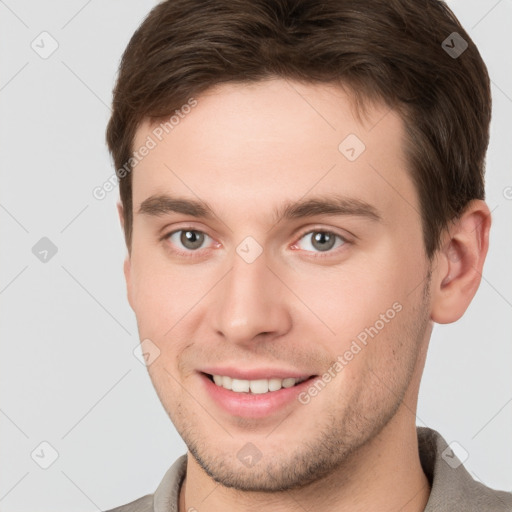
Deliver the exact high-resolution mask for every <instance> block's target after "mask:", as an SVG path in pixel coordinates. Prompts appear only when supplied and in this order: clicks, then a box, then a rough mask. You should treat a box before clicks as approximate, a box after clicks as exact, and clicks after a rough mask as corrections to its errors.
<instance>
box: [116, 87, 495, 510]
mask: <svg viewBox="0 0 512 512" xmlns="http://www.w3.org/2000/svg"><path fill="white" fill-rule="evenodd" d="M197 101H198V104H197V106H196V107H195V108H194V109H193V110H192V112H191V113H190V114H188V115H187V116H185V117H184V119H182V120H180V123H179V125H177V126H176V127H175V128H174V129H173V130H172V131H171V132H169V134H168V135H167V136H165V137H164V139H163V140H162V141H161V142H159V143H158V144H157V146H156V147H155V148H154V149H152V150H151V151H150V152H149V154H148V155H147V156H146V157H145V158H144V159H143V160H142V161H141V162H140V163H139V164H138V165H137V167H136V168H135V169H134V171H133V204H134V224H133V239H132V247H131V250H130V252H129V255H128V256H127V258H126V261H125V264H124V271H125V277H126V282H127V290H128V299H129V302H130V305H131V307H132V308H133V310H134V312H135V314H136V317H137V322H138V328H139V335H140V339H141V340H144V339H147V338H149V339H150V340H151V341H152V342H153V343H154V344H155V345H156V346H157V347H158V349H159V350H160V355H159V356H158V358H157V359H156V360H155V361H154V362H152V363H151V364H150V365H149V366H148V371H149V374H150V377H151V379H152V382H153V385H154V387H155V389H156V391H157V394H158V396H159V398H160V400H161V402H162V404H163V406H164V408H165V410H166V411H167V413H168V414H169V416H170V418H171V420H172V422H173V423H174V425H175V427H176V429H177V431H178V432H179V434H180V435H181V436H182V438H183V439H184V441H185V443H186V444H187V447H188V449H189V452H188V459H187V476H186V479H185V482H184V485H183V486H182V489H181V494H180V512H183V511H186V510H189V509H192V507H194V509H196V510H198V511H200V510H208V511H212V512H215V511H221V510H222V511H223V512H227V511H238V512H239V511H241V510H243V511H253V510H258V511H260V512H261V511H263V510H264V511H267V510H268V511H273V512H276V511H278V512H280V511H292V510H293V511H296V510H298V509H301V510H302V509H304V510H314V509H317V510H318V509H323V510H326V509H327V510H347V511H348V510H350V511H363V510H364V511H366V510H380V511H390V512H391V511H396V510H401V511H403V512H408V511H421V510H423V509H424V507H425V505H426V503H427V500H428V496H429V492H430V486H429V482H428V480H427V478H426V476H425V475H424V473H423V470H422V468H421V464H420V461H419V457H418V446H417V437H416V427H415V419H416V418H415V412H416V407H417V397H418V390H419V385H420V379H421V374H422V371H423V367H424V363H425V357H426V351H427V346H428V341H429V339H430V335H431V331H432V327H433V323H434V322H438V323H449V322H454V321H456V320H457V319H458V318H460V317H461V316H462V314H463V313H464V311H465V310H466V308H467V307H468V305H469V303H470V302H471V300H472V298H473V296H474V294H475V293H476V290H477V288H478V286H479V283H480V274H481V272H482V267H483V263H484V259H485V256H486V252H487V247H488V234H489V229H490V222H491V221H490V212H489V209H488V207H487V205H486V204H485V203H484V202H483V201H473V202H472V203H470V205H468V208H467V210H466V211H465V213H464V215H463V216H462V217H461V218H460V219H459V220H458V221H456V222H452V223H450V225H449V226H448V227H447V229H446V230H445V232H444V233H443V234H442V238H441V248H440V250H439V251H438V252H437V253H436V255H435V257H434V258H433V260H432V261H429V260H428V258H427V256H426V254H425V250H424V243H423V238H422V230H421V218H420V215H419V213H418V212H419V211H420V207H419V200H418V195H417V192H416V190H415V188H414V186H413V183H412V181H411V179H410V177H409V174H408V170H407V162H406V161H405V158H404V153H403V144H404V141H403V136H404V128H403V124H402V121H401V119H400V117H399V116H398V115H397V114H395V113H394V112H393V111H391V110H390V109H389V108H387V107H386V106H384V105H378V104H373V105H369V107H370V108H368V115H367V116H366V117H364V118H362V119H358V117H357V116H356V115H355V113H354V108H353V102H352V100H351V97H350V95H348V94H347V92H345V91H344V90H343V89H341V88H340V87H335V86H329V85H326V84H322V85H318V84H316V85H313V84H299V83H295V82H289V81H285V80H281V79H276V80H268V81H264V82H258V83H253V84H250V85H247V84H245V85H237V84H224V85H222V86H218V87H216V88H214V89H211V90H209V91H208V92H207V93H205V94H203V95H202V96H200V97H199V98H197ZM153 129H154V126H152V125H150V124H149V123H147V122H146V123H143V124H141V126H140V127H139V129H138V131H137V134H136V138H135V141H134V147H140V146H141V145H142V144H144V141H145V140H146V138H147V136H148V135H151V133H152V130H153ZM350 133H352V134H356V135H357V137H358V138H359V139H360V140H362V141H363V142H364V144H365V146H366V149H365V151H364V152H363V153H361V155H360V156H359V157H358V158H357V159H356V160H355V161H353V162H351V161H349V160H347V158H345V156H344V155H343V154H342V153H341V152H340V151H339V149H338V146H339V144H340V142H341V141H342V140H343V139H344V138H345V137H346V136H347V135H348V134H350ZM334 193H337V194H342V195H344V196H347V197H351V198H356V199H359V200H361V201H365V202H366V203H369V204H370V205H372V206H373V207H374V208H375V210H376V211H377V212H378V214H379V216H380V220H379V221H376V220H373V219H371V218H367V217H364V216H360V215H332V214H330V215H327V214H323V215H313V216H308V217H306V218H298V219H291V220H290V219H281V220H280V221H279V222H276V219H275V218H273V210H274V208H276V207H279V206H281V205H283V204H284V203H285V202H287V201H294V200H299V199H308V198H311V197H313V196H315V197H316V196H328V195H332V194H334ZM162 194H172V195H173V196H178V197H181V198H187V199H194V200H198V199H199V200H202V201H205V202H207V203H208V204H209V205H210V206H211V208H212V209H213V211H214V213H215V217H214V219H213V220H211V219H204V218H197V217H194V216H191V215H188V214H183V213H173V212H170V213H166V214H161V215H149V214H147V213H139V209H140V206H141V204H142V202H143V201H145V200H146V199H147V198H149V197H151V196H155V195H162ZM119 213H120V217H121V220H122V207H121V206H120V205H119ZM179 229H185V230H186V229H193V230H197V231H199V232H201V233H205V234H206V235H207V236H206V237H205V238H204V243H203V245H201V247H200V249H193V248H192V249H190V245H188V246H187V245H183V239H182V241H181V243H180V235H181V234H182V232H178V234H177V235H173V236H172V238H170V237H165V236H164V235H167V234H170V233H171V232H175V231H177V230H179ZM315 230H316V231H327V232H330V233H334V234H336V235H340V236H341V237H344V238H345V242H344V243H343V239H341V238H340V239H338V238H336V240H337V242H336V243H335V246H334V247H333V248H332V249H329V250H326V251H323V250H322V246H321V245H317V244H314V243H313V242H314V239H313V236H312V234H311V232H312V231H313V232H316V231H315ZM308 233H309V234H308ZM247 236H252V237H253V238H254V239H255V240H257V242H258V243H259V245H260V246H261V248H262V250H263V252H262V254H261V255H260V256H259V257H258V258H257V259H256V260H255V261H254V262H252V263H250V264H249V263H247V262H246V261H244V259H242V258H241V257H240V256H239V255H238V254H237V252H236V248H237V246H238V245H239V244H240V243H241V242H242V241H243V240H244V239H245V238H246V237H247ZM185 244H186V240H185ZM324 247H325V245H324ZM177 251H182V252H184V254H179V253H178V252H177ZM194 251H195V252H194ZM394 303H399V304H400V305H401V306H402V309H401V311H400V312H399V313H397V314H396V315H395V316H394V318H393V319H392V320H390V321H389V322H388V323H386V324H385V326H384V328H382V330H380V331H379V333H378V335H377V336H376V337H375V338H374V339H370V340H369V342H368V344H367V345H366V346H364V348H363V349H362V350H361V351H360V352H359V353H357V355H355V356H354V358H353V359H352V360H351V361H350V362H349V363H348V364H347V365H346V366H345V367H344V368H343V370H342V371H340V372H339V373H338V374H337V375H336V377H335V378H334V379H332V381H331V382H329V383H328V385H327V386H326V387H325V388H324V389H323V390H322V391H321V392H320V393H319V394H318V395H317V396H315V397H314V398H312V399H311V401H310V402H309V403H308V404H307V405H302V404H300V403H298V402H295V401H294V403H293V405H291V406H290V407H286V408H284V409H283V410H282V411H278V412H277V413H273V414H271V415H268V416H267V417H265V418H260V419H248V418H241V417H237V416H234V415H229V414H227V413H226V412H225V411H223V410H222V409H220V408H219V407H218V406H217V405H216V403H215V402H213V401H212V400H211V399H210V398H209V397H208V396H206V395H205V393H204V392H203V391H202V387H201V384H202V383H201V382H200V378H199V376H198V374H197V370H198V369H200V368H204V367H205V366H207V365H221V364H222V365H233V366H236V367H241V368H255V367H265V366H280V367H284V368H294V369H297V370H300V371H301V372H304V373H307V374H310V375H321V374H323V373H324V372H325V371H326V370H327V369H328V368H329V367H330V366H331V365H332V363H333V361H334V360H336V358H337V357H338V356H339V355H340V354H344V353H345V351H346V350H347V349H348V348H349V347H350V344H351V342H352V341H353V340H354V339H355V338H356V336H357V335H358V334H359V333H361V331H363V330H364V329H365V328H367V327H369V326H372V325H374V324H375V322H376V321H377V320H378V319H379V318H380V315H381V314H383V313H385V312H386V311H387V310H388V309H389V308H391V306H392V305H393V304H394ZM248 442H251V443H253V444H254V445H255V446H256V447H257V448H258V450H259V451H260V452H261V454H262V458H261V460H260V461H259V462H258V463H257V464H256V465H254V466H253V467H246V466H244V465H243V464H241V462H240V461H239V460H238V458H237V453H238V451H239V450H240V449H241V448H242V447H243V446H244V445H245V444H246V443H248ZM390 489H392V490H393V491H392V492H390Z"/></svg>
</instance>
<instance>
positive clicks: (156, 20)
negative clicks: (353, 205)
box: [107, 0, 491, 258]
mask: <svg viewBox="0 0 512 512" xmlns="http://www.w3.org/2000/svg"><path fill="white" fill-rule="evenodd" d="M454 32H456V33H457V34H458V35H455V36H454V34H453V33H454ZM454 37H455V38H456V39H455V41H457V44H458V45H459V47H460V48H463V46H464V45H465V44H466V43H467V45H468V46H467V48H466V49H465V50H464V51H463V53H461V54H460V55H458V56H457V55H454V54H453V53H452V54H450V52H449V51H448V50H447V48H448V49H449V48H450V47H454V45H455V43H454ZM450 38H451V39H450ZM460 38H462V39H460ZM443 41H446V42H445V43H443ZM274 77H278V78H285V79H292V80H298V81H302V82H306V83H308V82H309V83H315V82H320V83H334V84H340V85H341V86H343V87H345V88H348V89H349V90H350V91H351V92H352V93H353V94H354V97H355V98H356V104H358V105H363V104H364V103H365V102H366V101H368V100H376V101H380V102H383V103H385V104H386V105H388V106H389V107H390V108H393V109H395V110H396V111H397V112H399V114H400V115H401V117H402V120H403V121H404V126H405V130H406V144H405V146H406V147H405V151H406V154H407V158H408V164H409V167H410V169H409V171H410V173H411V177H412V179H413V182H414V184H415V186H416V189H417V191H418V194H419V198H420V207H421V217H422V226H423V238H424V244H425V251H426V254H427V255H428V257H429V258H431V257H432V256H433V254H434V253H435V251H436V250H437V249H438V248H439V237H440V234H441V232H442V230H443V229H444V228H445V227H446V226H447V224H448V222H449V221H450V220H453V219H455V218H457V217H458V216H460V215H461V214H462V213H463V211H464V209H465V207H466V206H467V205H468V203H469V202H470V201H471V200H472V199H484V197H485V191H484V167H485V153H486V150H487V146H488V142H489V124H490V119H491V94H490V84H489V76H488V73H487V69H486V66H485V64H484V62H483V60H482V58H481V56H480V54H479V52H478V50H477V48H476V46H475V44H474V43H473V41H472V40H471V39H470V37H469V36H468V34H467V33H466V31H465V30H464V29H463V28H462V26H461V25H460V23H459V22H458V20H457V19H456V17H455V15H454V14H453V13H452V12H451V10H450V9H449V8H448V7H447V5H446V4H445V3H444V2H442V1H438V0H173V1H170V0H169V1H164V2H162V3H160V4H159V5H157V6H156V7H155V8H154V9H153V10H152V11H151V12H150V13H149V15H148V16H147V17H146V19H145V20H144V22H143V23H142V25H141V26H140V27H139V28H138V30H137V31H136V32H135V34H134V35H133V37H132V38H131V40H130V42H129V44H128V46H127V48H126V50H125V52H124V54H123V57H122V60H121V64H120V68H119V74H118V78H117V83H116V85H115V88H114V91H113V93H114V94H113V112H112V117H111V119H110V121H109V124H108V127H107V143H108V146H109V149H110V152H111V154H112V156H113V160H114V164H115V166H116V169H118V171H119V170H120V169H121V168H123V169H124V172H123V173H122V174H120V173H118V177H119V181H120V197H121V202H122V204H123V207H124V229H125V239H126V244H127V247H128V250H130V248H131V234H132V224H133V211H132V208H133V205H132V178H131V172H130V171H131V164H130V162H131V160H130V157H131V156H132V152H133V141H134V136H135V133H136V130H137V128H138V126H139V125H140V123H141V122H143V121H144V120H149V121H151V122H157V121H159V120H162V119H164V118H166V117H167V118H168V117H169V116H170V115H172V113H173V112H174V110H175V109H177V108H180V106H182V105H184V104H186V103H187V101H188V100H190V98H191V97H194V96H195V97H197V96H199V95H200V94H201V93H202V92H204V91H206V90H207V89H209V88H211V87H212V86H214V85H218V84H222V83H225V82H239V83H244V82H245V83H246V82H255V81H259V80H263V79H266V78H274ZM127 165H128V167H127ZM127 170H128V172H127ZM116 172H117V171H116ZM122 176H124V177H122ZM121 178H122V179H121Z"/></svg>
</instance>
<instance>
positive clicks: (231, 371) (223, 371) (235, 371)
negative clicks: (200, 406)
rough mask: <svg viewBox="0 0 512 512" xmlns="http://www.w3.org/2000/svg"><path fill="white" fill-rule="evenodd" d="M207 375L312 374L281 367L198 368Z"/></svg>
mask: <svg viewBox="0 0 512 512" xmlns="http://www.w3.org/2000/svg"><path fill="white" fill-rule="evenodd" d="M199 371H200V372H202V373H207V374H209V375H222V376H223V377H224V376H225V377H231V378H233V379H241V380H259V379H289V378H293V379H302V378H307V377H312V376H313V375H314V374H312V373H309V372H301V371H299V370H286V369H282V368H253V369H250V368H247V369H241V368H234V367H231V366H222V367H221V366H219V367H215V368H214V367H209V368H202V369H201V370H199Z"/></svg>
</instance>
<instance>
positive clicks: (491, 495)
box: [107, 427, 512, 512]
mask: <svg viewBox="0 0 512 512" xmlns="http://www.w3.org/2000/svg"><path fill="white" fill-rule="evenodd" d="M417 432H418V445H419V452H420V460H421V465H422V467H423V471H424V472H425V475H426V476H427V478H428V479H429V481H430V485H431V486H432V489H431V492H430V497H429V499H428V503H427V506H426V507H425V511H424V512H512V493H510V492H505V491H495V490H494V489H491V488H489V487H486V486H485V485H483V484H481V483H480V482H476V481H475V480H474V479H473V478H472V477H471V475H470V474H469V473H468V472H467V471H466V469H465V468H464V466H463V465H462V464H461V463H460V460H459V459H457V457H456V456H455V454H454V453H453V452H452V451H451V450H450V448H448V444H447V443H446V441H445V440H444V439H443V437H442V436H441V435H440V434H439V433H438V432H436V431H435V430H432V429H430V428H425V427H417ZM186 469H187V456H186V455H182V456H181V457H179V458H178V459H177V460H176V461H175V462H174V464H173V465H172V466H171V467H170V468H169V469H168V471H167V473H165V475H164V478H163V479H162V481H161V482H160V485H159V486H158V488H157V490H156V491H155V493H154V494H147V495H146V496H143V497H142V498H139V499H138V500H135V501H132V502H131V503H128V504H127V505H123V506H121V507H117V508H114V509H111V510H109V511H107V512H178V503H179V494H180V493H179V491H180V487H181V484H182V482H183V479H184V477H185V473H186Z"/></svg>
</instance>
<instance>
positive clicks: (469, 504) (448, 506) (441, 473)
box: [417, 427, 512, 512]
mask: <svg viewBox="0 0 512 512" xmlns="http://www.w3.org/2000/svg"><path fill="white" fill-rule="evenodd" d="M417 431H418V444H419V452H420V460H421V464H422V467H423V471H424V472H425V475H426V476H427V478H428V479H429V481H430V484H431V492H430V498H429V500H428V503H427V507H426V508H425V512H434V511H435V512H441V511H450V512H459V511H460V512H480V511H482V510H485V511H486V512H502V511H503V512H507V511H508V512H510V511H512V493H510V492H506V491H499V490H495V489H491V488H490V487H487V486H486V485H484V484H483V483H481V482H477V481H476V480H474V478H473V477H472V476H471V475H470V474H469V472H468V471H467V470H466V468H465V467H464V466H463V464H462V462H461V461H460V460H459V459H458V458H457V456H456V455H455V453H454V452H453V450H452V449H451V448H450V446H449V445H448V443H447V442H446V441H445V440H444V438H443V437H442V436H441V434H439V433H438V432H436V431H435V430H432V429H430V428H425V427H418V428H417Z"/></svg>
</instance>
